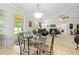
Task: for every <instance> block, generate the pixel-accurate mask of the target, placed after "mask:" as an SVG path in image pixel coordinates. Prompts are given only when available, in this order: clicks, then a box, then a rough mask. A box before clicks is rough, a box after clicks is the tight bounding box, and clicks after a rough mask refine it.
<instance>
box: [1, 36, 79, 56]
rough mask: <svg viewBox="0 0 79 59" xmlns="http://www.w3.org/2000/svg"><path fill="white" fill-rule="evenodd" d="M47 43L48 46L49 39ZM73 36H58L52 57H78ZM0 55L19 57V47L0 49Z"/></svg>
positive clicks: (78, 52) (78, 51)
mask: <svg viewBox="0 0 79 59" xmlns="http://www.w3.org/2000/svg"><path fill="white" fill-rule="evenodd" d="M48 38H49V39H48V40H47V43H48V44H49V45H50V42H51V37H50V36H49V37H48ZM75 47H76V45H75V43H74V36H71V35H58V36H57V37H55V40H54V55H78V54H79V50H75ZM0 55H19V47H18V46H16V45H13V46H9V47H7V48H0Z"/></svg>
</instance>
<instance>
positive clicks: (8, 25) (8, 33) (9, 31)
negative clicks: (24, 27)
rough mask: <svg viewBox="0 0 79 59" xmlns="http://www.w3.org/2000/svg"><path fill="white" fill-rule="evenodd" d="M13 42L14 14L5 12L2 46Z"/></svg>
mask: <svg viewBox="0 0 79 59" xmlns="http://www.w3.org/2000/svg"><path fill="white" fill-rule="evenodd" d="M14 42H15V36H14V15H13V14H12V13H9V12H5V39H4V46H8V45H12V44H14Z"/></svg>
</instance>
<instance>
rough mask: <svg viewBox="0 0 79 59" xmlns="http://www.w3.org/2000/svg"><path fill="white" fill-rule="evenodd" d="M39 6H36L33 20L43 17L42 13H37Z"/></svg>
mask: <svg viewBox="0 0 79 59" xmlns="http://www.w3.org/2000/svg"><path fill="white" fill-rule="evenodd" d="M39 6H40V5H39V4H37V11H36V12H35V13H34V15H33V16H34V17H35V18H42V16H43V15H44V14H43V13H41V12H39Z"/></svg>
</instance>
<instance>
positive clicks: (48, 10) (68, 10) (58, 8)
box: [13, 3, 79, 19]
mask: <svg viewBox="0 0 79 59" xmlns="http://www.w3.org/2000/svg"><path fill="white" fill-rule="evenodd" d="M39 4H40V6H39V8H40V12H42V13H44V16H43V19H56V18H57V16H59V15H62V14H64V15H67V16H70V18H71V19H72V18H75V19H79V4H78V3H39ZM13 5H14V6H16V7H17V8H19V9H20V10H22V11H23V12H24V13H25V14H26V15H29V17H30V18H33V16H32V15H33V13H34V12H35V11H36V10H37V3H14V4H13Z"/></svg>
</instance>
